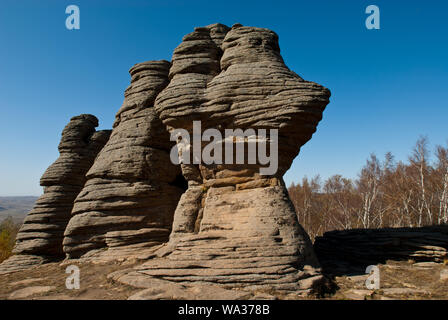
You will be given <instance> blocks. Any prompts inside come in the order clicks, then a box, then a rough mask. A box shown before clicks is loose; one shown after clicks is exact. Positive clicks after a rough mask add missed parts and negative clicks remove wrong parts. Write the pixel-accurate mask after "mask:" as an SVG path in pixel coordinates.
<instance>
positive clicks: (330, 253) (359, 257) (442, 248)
mask: <svg viewBox="0 0 448 320" xmlns="http://www.w3.org/2000/svg"><path fill="white" fill-rule="evenodd" d="M314 248H315V251H316V254H317V255H318V257H319V260H320V261H321V263H322V265H323V266H324V267H325V269H327V270H328V271H329V272H336V273H337V272H339V271H345V270H346V269H347V270H348V269H360V270H363V271H364V270H365V268H366V267H367V266H369V265H376V264H379V263H386V261H387V260H408V259H412V260H415V261H434V262H443V261H444V260H446V259H448V256H447V253H448V226H433V227H422V228H384V229H353V230H342V231H331V232H326V233H325V234H324V235H323V236H322V237H317V238H316V241H315V243H314Z"/></svg>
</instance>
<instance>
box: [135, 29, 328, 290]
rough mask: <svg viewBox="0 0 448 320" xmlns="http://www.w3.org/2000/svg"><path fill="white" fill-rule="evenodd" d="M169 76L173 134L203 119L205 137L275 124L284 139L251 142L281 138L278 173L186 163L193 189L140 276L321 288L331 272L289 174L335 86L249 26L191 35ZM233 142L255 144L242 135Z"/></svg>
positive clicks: (166, 115) (167, 118) (166, 103)
mask: <svg viewBox="0 0 448 320" xmlns="http://www.w3.org/2000/svg"><path fill="white" fill-rule="evenodd" d="M169 77H170V82H169V84H168V86H167V87H166V88H165V89H164V90H163V91H162V92H161V93H160V94H159V95H158V96H157V99H156V104H155V109H156V111H157V113H158V114H159V115H160V118H161V120H162V121H163V123H164V124H165V125H166V126H167V128H168V130H169V131H171V132H173V130H175V129H178V128H181V129H184V130H187V131H188V132H189V133H190V134H191V133H192V132H193V121H195V120H198V121H201V125H202V129H201V130H202V132H201V133H203V132H204V131H205V130H206V129H207V128H216V129H218V130H220V131H221V132H224V130H225V129H236V128H240V129H243V130H246V129H256V130H258V129H267V130H269V129H276V130H278V138H275V137H274V136H271V135H270V134H267V135H266V136H263V135H261V136H260V135H259V134H258V133H257V131H256V132H255V135H254V137H252V138H253V139H255V141H267V142H269V143H270V142H271V141H272V142H274V139H278V141H277V142H278V159H279V164H278V170H277V171H275V172H274V173H272V174H267V175H266V174H260V168H261V167H262V165H260V164H258V163H254V164H239V165H236V164H206V163H204V162H201V163H200V164H191V162H190V163H186V162H183V164H182V166H181V167H182V173H183V175H184V177H185V178H186V179H187V180H188V189H187V191H186V192H185V193H184V194H183V195H182V197H181V199H180V201H179V204H178V206H177V208H176V212H175V215H174V221H173V230H172V233H171V235H170V241H169V242H168V244H166V245H165V246H164V247H163V248H161V249H159V250H158V251H157V252H156V253H155V254H154V255H153V259H151V260H149V261H148V262H146V263H144V264H143V265H141V266H139V267H137V268H136V270H135V272H137V273H138V274H139V275H140V276H141V275H146V276H148V277H155V278H158V279H161V280H169V281H175V282H178V283H181V284H185V285H188V283H192V282H205V283H213V284H217V285H220V286H224V287H245V288H274V289H284V290H303V291H309V290H312V289H314V288H313V287H314V286H315V285H317V284H318V283H319V281H320V280H322V279H323V278H322V276H321V275H320V274H319V269H318V267H319V266H318V262H317V259H316V257H315V255H314V252H313V249H312V245H311V242H310V240H309V238H308V236H307V234H306V233H305V231H304V230H303V229H302V228H301V226H300V225H299V223H298V221H297V216H296V213H295V211H294V209H293V206H292V204H291V202H290V200H289V198H288V194H287V191H286V188H285V185H284V182H283V179H282V176H283V174H284V173H285V172H286V170H287V169H288V168H289V167H290V165H291V163H292V161H293V159H294V158H295V156H296V155H297V154H298V152H299V149H300V147H301V146H302V145H303V144H304V143H306V142H307V141H308V140H309V139H310V138H311V136H312V134H313V133H314V132H315V130H316V126H317V124H318V123H319V121H320V120H321V118H322V112H323V110H324V108H325V106H326V105H327V103H328V102H329V97H330V92H329V91H328V90H327V89H325V88H324V87H322V86H320V85H318V84H316V83H313V82H308V81H305V80H303V79H302V78H300V77H299V76H298V75H297V74H295V73H294V72H292V71H290V70H289V69H288V68H287V67H286V66H285V64H284V62H283V60H282V58H281V56H280V50H279V47H278V37H277V35H276V34H275V33H274V32H272V31H270V30H267V29H260V28H253V27H243V26H241V25H235V26H233V27H232V28H228V27H226V26H224V25H220V24H215V25H210V26H207V27H203V28H196V29H195V31H194V32H192V33H190V34H188V35H186V36H185V37H184V38H183V42H182V43H181V44H180V45H179V46H178V47H177V48H176V49H175V51H174V54H173V60H172V66H171V68H170V72H169ZM231 141H232V143H233V144H234V146H236V145H237V144H238V143H246V142H247V140H243V141H240V140H238V137H236V136H235V137H231ZM183 142H184V141H183ZM183 142H182V143H183ZM221 142H222V141H221ZM188 147H191V145H188V146H187V148H185V149H182V150H183V151H185V150H188ZM200 147H201V148H202V149H201V150H203V149H204V143H202V144H200ZM245 150H246V151H245V158H246V159H247V156H248V152H247V150H248V149H247V148H246V149H245ZM183 151H181V152H183ZM246 163H247V161H246Z"/></svg>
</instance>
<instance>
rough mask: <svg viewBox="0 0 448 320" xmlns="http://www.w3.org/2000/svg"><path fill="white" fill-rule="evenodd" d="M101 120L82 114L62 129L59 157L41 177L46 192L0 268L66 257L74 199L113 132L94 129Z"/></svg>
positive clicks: (19, 266) (25, 265) (6, 268)
mask: <svg viewBox="0 0 448 320" xmlns="http://www.w3.org/2000/svg"><path fill="white" fill-rule="evenodd" d="M97 126H98V119H97V118H96V117H95V116H93V115H88V114H82V115H79V116H76V117H73V118H72V119H71V120H70V122H69V123H68V124H67V126H66V127H65V128H64V130H63V132H62V138H61V142H60V144H59V152H60V156H59V158H58V159H57V160H56V161H55V162H54V163H53V164H52V165H51V166H50V167H49V168H48V169H47V170H46V171H45V173H44V175H43V176H42V178H41V179H40V185H41V186H43V187H44V194H43V195H42V196H41V197H40V198H39V199H38V200H37V201H36V204H35V206H34V208H33V210H31V212H30V213H29V214H28V215H27V217H26V219H25V221H24V223H23V225H22V227H21V228H20V231H19V233H18V234H17V238H16V244H15V247H14V250H13V252H14V254H15V256H13V257H11V258H10V259H9V260H7V261H5V262H4V263H2V267H0V269H4V270H6V271H7V270H13V269H17V268H22V267H27V266H29V265H33V264H40V263H43V262H45V261H48V260H54V259H61V258H63V257H64V253H63V250H62V240H63V235H64V230H65V228H66V226H67V224H68V221H69V219H70V217H71V211H72V208H73V202H74V200H75V198H76V196H77V195H78V193H79V192H80V191H81V189H82V187H83V186H84V183H85V181H86V177H85V175H86V173H87V171H88V170H89V169H90V167H91V166H92V164H93V161H94V160H95V158H96V156H97V154H98V152H99V151H100V150H101V148H102V147H103V146H104V145H105V143H106V142H107V140H108V139H109V135H110V131H109V130H103V131H95V127H97Z"/></svg>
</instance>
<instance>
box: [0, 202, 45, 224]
mask: <svg viewBox="0 0 448 320" xmlns="http://www.w3.org/2000/svg"><path fill="white" fill-rule="evenodd" d="M37 198H38V197H33V196H24V197H0V222H1V221H3V220H4V219H6V218H7V217H9V216H11V217H12V218H13V219H14V221H16V222H22V221H23V219H25V217H26V215H27V214H28V212H29V211H30V210H31V209H32V208H33V206H34V203H35V202H36V200H37Z"/></svg>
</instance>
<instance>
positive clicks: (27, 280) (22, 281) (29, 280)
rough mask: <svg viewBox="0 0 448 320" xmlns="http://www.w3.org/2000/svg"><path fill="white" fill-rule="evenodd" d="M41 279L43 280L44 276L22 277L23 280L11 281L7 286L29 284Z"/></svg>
mask: <svg viewBox="0 0 448 320" xmlns="http://www.w3.org/2000/svg"><path fill="white" fill-rule="evenodd" d="M43 280H45V279H44V278H35V279H24V280H20V281H16V282H12V283H10V284H9V286H11V287H17V286H22V285H29V284H31V283H34V282H39V281H43Z"/></svg>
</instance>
